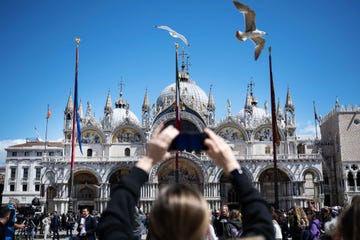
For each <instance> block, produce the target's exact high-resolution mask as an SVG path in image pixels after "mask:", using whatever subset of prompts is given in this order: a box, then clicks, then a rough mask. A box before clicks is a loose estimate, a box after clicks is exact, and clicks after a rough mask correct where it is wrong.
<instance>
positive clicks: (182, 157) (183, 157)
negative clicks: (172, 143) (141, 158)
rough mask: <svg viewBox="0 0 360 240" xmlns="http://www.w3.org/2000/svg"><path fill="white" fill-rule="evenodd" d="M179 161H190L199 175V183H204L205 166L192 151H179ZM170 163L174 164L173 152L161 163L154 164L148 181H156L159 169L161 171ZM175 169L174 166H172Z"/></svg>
mask: <svg viewBox="0 0 360 240" xmlns="http://www.w3.org/2000/svg"><path fill="white" fill-rule="evenodd" d="M178 159H179V163H180V161H181V162H183V163H190V164H192V165H193V166H194V167H195V169H196V170H197V173H198V175H199V176H198V177H199V183H201V184H202V183H204V181H205V180H206V179H205V177H206V172H205V166H204V164H203V162H202V161H200V159H199V158H198V157H197V156H196V155H194V154H192V153H187V152H180V153H179V156H178ZM170 164H175V154H173V155H172V156H171V157H170V158H168V159H167V160H165V161H164V162H162V163H161V164H157V165H155V166H154V167H153V168H152V169H151V171H150V174H149V182H158V181H159V179H158V176H159V171H161V170H162V169H163V168H164V167H168V166H170ZM174 169H175V168H174Z"/></svg>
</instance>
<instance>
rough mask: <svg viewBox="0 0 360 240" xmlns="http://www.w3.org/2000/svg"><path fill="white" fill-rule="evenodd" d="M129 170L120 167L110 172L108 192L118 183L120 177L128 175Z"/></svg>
mask: <svg viewBox="0 0 360 240" xmlns="http://www.w3.org/2000/svg"><path fill="white" fill-rule="evenodd" d="M129 173H130V170H129V169H127V168H122V169H119V170H117V171H116V172H114V173H113V174H111V176H110V179H109V183H110V193H112V192H113V190H114V189H115V188H116V187H117V186H118V185H119V182H120V179H121V178H122V177H123V176H125V175H129Z"/></svg>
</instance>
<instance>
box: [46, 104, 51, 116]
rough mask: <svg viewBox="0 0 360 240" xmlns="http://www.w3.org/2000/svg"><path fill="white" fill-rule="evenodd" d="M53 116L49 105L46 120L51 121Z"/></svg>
mask: <svg viewBox="0 0 360 240" xmlns="http://www.w3.org/2000/svg"><path fill="white" fill-rule="evenodd" d="M50 116H51V111H50V107H49V105H48V109H47V113H46V119H49V118H50Z"/></svg>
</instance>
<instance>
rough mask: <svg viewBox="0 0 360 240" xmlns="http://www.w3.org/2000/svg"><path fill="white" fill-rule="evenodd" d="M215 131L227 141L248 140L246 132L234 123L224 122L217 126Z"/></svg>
mask: <svg viewBox="0 0 360 240" xmlns="http://www.w3.org/2000/svg"><path fill="white" fill-rule="evenodd" d="M214 131H215V133H216V134H218V135H219V136H221V137H222V138H224V139H225V140H228V141H241V140H242V141H244V142H246V141H249V135H248V134H247V132H246V131H245V130H244V129H243V128H242V127H240V126H239V125H237V124H235V123H225V124H221V125H220V126H218V127H217V128H216V129H215V130H214Z"/></svg>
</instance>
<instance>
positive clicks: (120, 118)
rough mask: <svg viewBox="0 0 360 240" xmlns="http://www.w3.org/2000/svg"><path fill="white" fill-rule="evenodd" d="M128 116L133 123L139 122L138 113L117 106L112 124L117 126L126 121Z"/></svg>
mask: <svg viewBox="0 0 360 240" xmlns="http://www.w3.org/2000/svg"><path fill="white" fill-rule="evenodd" d="M126 118H128V119H129V121H130V122H132V123H136V124H139V120H138V119H137V117H136V115H135V114H134V113H133V112H131V111H130V110H127V109H125V108H115V109H114V110H113V113H112V117H111V125H112V126H117V125H119V124H121V123H123V122H125V121H126Z"/></svg>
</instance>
